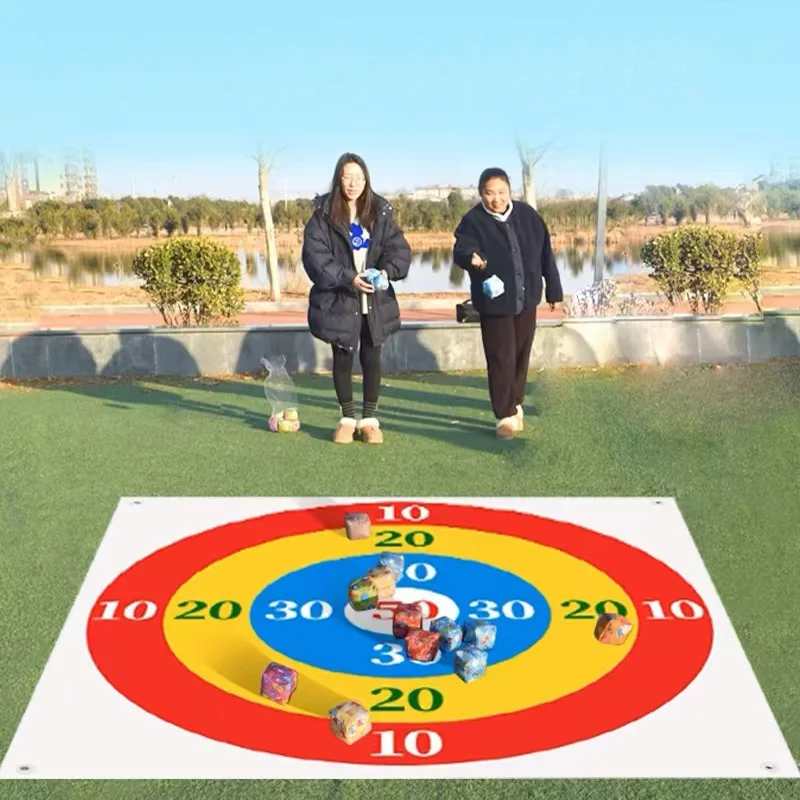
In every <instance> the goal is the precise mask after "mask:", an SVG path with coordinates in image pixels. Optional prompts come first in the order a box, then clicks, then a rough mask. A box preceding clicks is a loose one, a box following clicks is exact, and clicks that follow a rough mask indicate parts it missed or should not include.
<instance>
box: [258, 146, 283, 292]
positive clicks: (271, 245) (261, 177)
mask: <svg viewBox="0 0 800 800" xmlns="http://www.w3.org/2000/svg"><path fill="white" fill-rule="evenodd" d="M258 194H259V197H260V199H261V213H262V214H263V215H264V236H265V237H266V240H267V269H268V270H269V282H270V286H271V288H272V299H273V300H275V301H276V302H277V301H280V299H281V282H280V274H279V273H278V246H277V244H276V242H275V225H274V224H273V222H272V207H271V206H270V202H269V165H268V164H267V162H266V161H265V160H264V159H263V158H261V159H259V162H258Z"/></svg>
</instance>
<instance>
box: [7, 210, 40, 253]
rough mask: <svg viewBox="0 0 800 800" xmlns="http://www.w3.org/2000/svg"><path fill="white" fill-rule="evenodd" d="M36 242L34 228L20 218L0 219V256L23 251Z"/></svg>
mask: <svg viewBox="0 0 800 800" xmlns="http://www.w3.org/2000/svg"><path fill="white" fill-rule="evenodd" d="M35 241H36V228H34V227H33V225H31V224H30V222H28V221H27V220H26V219H23V218H22V217H8V218H6V219H0V255H2V254H5V253H7V252H9V251H11V250H24V249H25V248H26V247H28V246H29V245H32V244H33V243H34V242H35Z"/></svg>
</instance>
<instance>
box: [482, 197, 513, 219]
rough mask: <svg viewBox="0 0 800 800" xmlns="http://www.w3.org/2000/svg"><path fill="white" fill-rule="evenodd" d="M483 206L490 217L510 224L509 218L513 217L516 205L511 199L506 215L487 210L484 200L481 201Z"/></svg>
mask: <svg viewBox="0 0 800 800" xmlns="http://www.w3.org/2000/svg"><path fill="white" fill-rule="evenodd" d="M481 205H482V206H483V210H484V211H485V212H486V213H487V214H488V215H489V216H490V217H494V218H495V219H496V220H497V221H498V222H508V218H509V217H510V216H511V212H512V211H513V210H514V203H512V202H511V200H510V199H509V201H508V208H507V209H506V210H505V213H504V214H498V213H497V212H496V211H492V210H491V209H490V208H487V207H486V203H484V202H483V200H481Z"/></svg>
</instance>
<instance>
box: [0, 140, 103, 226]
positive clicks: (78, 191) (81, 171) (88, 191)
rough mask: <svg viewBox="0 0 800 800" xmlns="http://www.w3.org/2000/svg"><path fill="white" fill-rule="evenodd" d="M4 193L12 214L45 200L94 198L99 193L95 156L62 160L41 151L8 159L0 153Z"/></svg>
mask: <svg viewBox="0 0 800 800" xmlns="http://www.w3.org/2000/svg"><path fill="white" fill-rule="evenodd" d="M3 195H5V198H6V200H7V202H8V209H9V211H10V212H11V213H12V214H13V213H19V212H20V211H23V210H25V209H27V208H30V207H31V206H33V205H34V204H35V203H39V202H42V201H43V200H60V201H63V202H67V203H76V202H80V201H82V200H92V199H94V198H96V197H97V196H98V192H97V170H96V169H95V165H94V158H93V156H92V154H91V153H88V152H84V153H82V154H80V155H67V156H66V157H64V158H63V159H58V158H50V157H45V156H41V155H39V154H38V153H16V154H14V155H13V156H12V157H11V158H10V159H7V158H6V157H5V156H3V155H2V154H0V196H3Z"/></svg>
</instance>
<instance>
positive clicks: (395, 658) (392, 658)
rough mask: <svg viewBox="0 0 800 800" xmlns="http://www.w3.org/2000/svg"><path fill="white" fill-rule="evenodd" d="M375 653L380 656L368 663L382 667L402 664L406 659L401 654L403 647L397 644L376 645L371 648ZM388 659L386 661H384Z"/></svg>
mask: <svg viewBox="0 0 800 800" xmlns="http://www.w3.org/2000/svg"><path fill="white" fill-rule="evenodd" d="M372 649H373V650H375V652H377V653H380V654H381V655H380V656H378V657H377V658H371V659H370V661H371V662H372V663H373V664H379V665H380V666H382V667H391V666H394V665H395V664H402V663H403V662H404V661H405V660H406V659H405V656H403V655H402V653H403V646H402V645H399V644H394V643H393V642H392V643H390V642H384V643H383V644H376V645H375V647H373V648H372ZM385 658H388V659H389V660H388V661H385V660H384V659H385Z"/></svg>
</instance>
